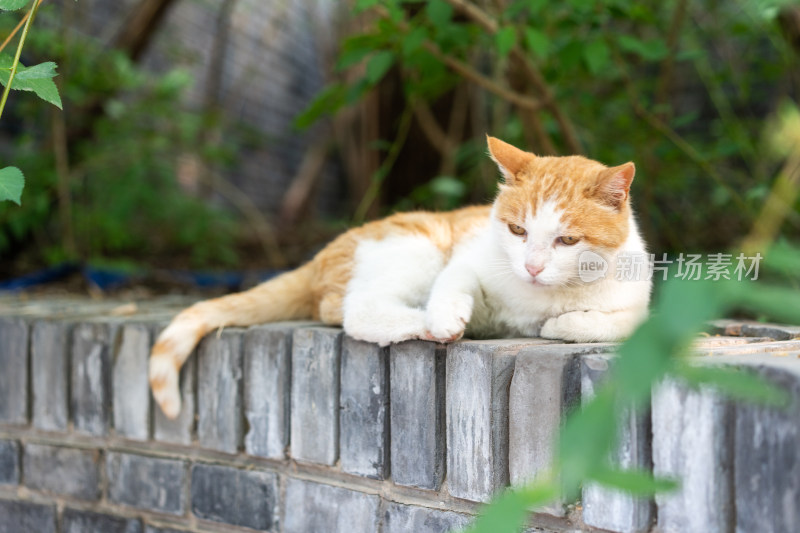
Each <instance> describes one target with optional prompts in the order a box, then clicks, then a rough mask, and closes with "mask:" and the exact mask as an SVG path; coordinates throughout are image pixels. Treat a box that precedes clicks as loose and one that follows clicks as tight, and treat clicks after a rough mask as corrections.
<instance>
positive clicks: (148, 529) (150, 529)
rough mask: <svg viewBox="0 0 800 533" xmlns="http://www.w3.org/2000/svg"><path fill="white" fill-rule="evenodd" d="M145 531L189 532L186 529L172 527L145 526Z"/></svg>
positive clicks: (145, 532) (162, 532)
mask: <svg viewBox="0 0 800 533" xmlns="http://www.w3.org/2000/svg"><path fill="white" fill-rule="evenodd" d="M144 533H188V532H187V530H185V529H170V528H163V527H153V526H145V528H144Z"/></svg>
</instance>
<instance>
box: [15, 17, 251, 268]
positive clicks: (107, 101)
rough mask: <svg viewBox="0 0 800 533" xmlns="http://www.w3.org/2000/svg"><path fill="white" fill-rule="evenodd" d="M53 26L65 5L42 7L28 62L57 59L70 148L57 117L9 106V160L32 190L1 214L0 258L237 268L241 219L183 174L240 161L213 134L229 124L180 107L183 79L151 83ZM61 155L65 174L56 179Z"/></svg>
mask: <svg viewBox="0 0 800 533" xmlns="http://www.w3.org/2000/svg"><path fill="white" fill-rule="evenodd" d="M57 16H58V13H57V6H53V7H49V6H47V5H46V4H45V6H43V8H42V12H41V13H40V19H44V20H43V21H42V22H44V24H42V26H41V27H40V28H39V29H38V31H37V32H35V33H33V34H32V35H31V36H30V37H29V39H28V46H26V53H25V56H26V57H33V58H38V57H39V56H40V55H45V54H46V55H47V56H48V57H51V58H53V57H54V58H56V59H57V60H58V62H59V65H60V66H61V74H62V75H61V76H60V77H59V78H58V80H59V82H60V83H61V87H60V88H61V91H62V95H63V99H64V113H65V115H66V120H65V121H63V122H62V123H61V124H60V126H61V127H62V128H64V129H66V132H65V133H66V135H67V138H66V139H60V138H59V136H58V129H57V128H58V127H59V123H58V119H57V117H54V116H53V113H52V112H51V110H50V109H46V108H43V107H42V106H40V105H35V104H34V103H30V102H26V101H22V100H20V101H18V102H13V106H10V107H11V109H9V111H10V116H9V121H8V122H9V123H10V125H7V126H6V128H5V130H4V132H3V133H2V135H3V136H5V137H6V139H5V142H4V145H5V146H6V147H7V148H6V153H5V154H3V155H4V157H5V158H13V160H14V162H15V164H17V165H18V166H20V167H22V168H25V171H26V174H27V176H28V180H27V187H26V189H25V192H24V195H23V203H22V207H19V208H18V207H14V208H9V207H5V206H0V254H2V255H4V256H6V257H9V256H10V255H12V254H14V253H15V252H17V251H20V250H23V249H24V250H25V252H26V253H28V254H30V253H31V251H32V250H34V251H35V254H36V255H37V257H36V258H33V259H31V262H34V263H39V264H41V263H55V262H59V261H62V260H67V259H80V260H88V261H104V260H118V261H123V262H124V261H127V262H131V261H134V262H142V261H147V260H153V258H160V259H161V260H162V262H167V264H169V261H170V258H178V257H179V258H181V259H182V260H183V261H184V262H186V261H188V262H190V263H191V264H193V265H195V266H198V265H203V266H214V265H217V266H220V265H230V264H232V263H234V262H235V261H236V259H237V256H236V252H235V244H236V236H237V230H238V226H237V224H236V223H235V220H234V218H233V216H232V215H231V214H230V212H229V210H225V209H221V208H217V207H213V206H211V205H210V203H209V202H207V201H205V200H203V199H201V198H199V197H198V195H197V194H190V193H189V192H188V191H187V190H185V189H184V188H182V187H181V185H180V184H179V179H178V176H177V173H178V167H179V161H180V160H182V159H187V158H188V159H190V160H192V161H195V162H197V163H199V165H200V166H206V167H217V168H218V167H220V166H224V165H226V164H228V163H229V162H230V161H232V159H233V154H234V146H235V144H236V142H237V139H236V138H223V139H221V140H218V139H214V140H213V141H212V140H211V139H210V138H209V136H207V135H206V132H207V131H209V130H212V129H213V128H214V127H215V126H216V125H217V124H218V123H219V121H220V120H222V117H221V116H219V115H215V114H212V113H209V112H198V111H196V110H190V109H186V108H185V107H184V105H183V104H182V94H183V92H184V91H185V89H186V88H187V87H188V86H189V85H190V84H191V83H192V81H193V80H192V79H191V78H190V77H189V76H188V74H187V73H186V72H185V71H182V70H179V69H173V70H169V71H167V72H165V73H162V74H155V73H153V72H151V71H148V70H146V69H144V68H142V67H140V66H138V65H137V64H134V63H133V62H132V61H131V60H130V59H129V58H128V57H127V56H126V55H125V54H123V53H121V52H118V51H115V50H108V49H106V48H104V47H103V46H102V43H100V42H98V41H95V40H93V39H91V38H88V37H84V36H80V35H76V34H73V33H70V34H69V38H66V37H65V35H66V33H65V31H64V30H63V29H62V28H59V24H58V22H57V20H58V19H57ZM4 22H6V23H9V22H8V21H4ZM8 29H9V28H5V27H3V28H0V33H4V31H2V30H8ZM29 61H30V60H29ZM98 105H99V106H102V107H101V109H99V112H97V113H94V116H92V106H98ZM4 122H5V121H4ZM59 149H62V150H64V151H65V152H66V153H65V156H66V157H68V166H67V167H66V168H62V169H59V165H58V160H57V154H58V150H59ZM59 172H62V173H66V175H61V176H60V175H59ZM60 180H62V181H63V182H66V183H68V185H67V193H68V196H67V198H66V202H69V203H70V204H71V205H70V209H69V219H68V223H69V225H71V228H70V229H71V235H70V236H68V235H66V234H65V232H66V228H65V225H67V224H65V221H64V218H63V216H59V210H62V209H64V208H65V205H64V204H65V199H64V197H63V195H61V196H60V195H59V181H60ZM204 185H207V184H200V185H199V186H198V185H197V184H192V186H193V187H194V188H195V189H197V188H199V187H202V186H204ZM62 215H63V213H62ZM70 238H71V239H73V240H74V243H73V244H72V246H70V243H69V242H68V241H69V239H70ZM71 248H72V249H71Z"/></svg>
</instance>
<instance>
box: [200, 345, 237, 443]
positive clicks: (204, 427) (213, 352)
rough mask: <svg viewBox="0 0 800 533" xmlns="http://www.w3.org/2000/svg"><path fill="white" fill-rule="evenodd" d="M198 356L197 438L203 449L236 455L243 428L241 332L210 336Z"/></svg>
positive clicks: (201, 346)
mask: <svg viewBox="0 0 800 533" xmlns="http://www.w3.org/2000/svg"><path fill="white" fill-rule="evenodd" d="M197 355H198V357H197V364H198V370H197V383H198V388H197V413H198V421H197V438H198V440H199V441H200V445H201V446H203V447H204V448H210V449H213V450H218V451H221V452H227V453H236V452H237V451H238V450H239V445H240V444H241V442H242V426H243V424H242V330H236V329H226V330H224V331H223V332H222V334H221V335H218V334H217V333H211V334H210V335H208V336H206V338H204V339H203V340H202V341H201V342H200V346H199V348H198V353H197Z"/></svg>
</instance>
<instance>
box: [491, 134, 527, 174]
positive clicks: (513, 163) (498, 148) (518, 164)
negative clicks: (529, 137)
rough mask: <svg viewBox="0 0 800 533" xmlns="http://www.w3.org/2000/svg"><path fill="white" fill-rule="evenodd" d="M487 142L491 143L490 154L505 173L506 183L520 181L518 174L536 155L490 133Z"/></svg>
mask: <svg viewBox="0 0 800 533" xmlns="http://www.w3.org/2000/svg"><path fill="white" fill-rule="evenodd" d="M486 142H487V144H488V145H489V155H491V156H492V160H494V162H495V163H497V167H498V168H499V169H500V172H501V173H502V174H503V177H504V178H505V180H506V183H507V184H509V185H516V184H517V183H519V179H518V178H517V174H518V173H519V172H520V171H521V170H522V169H523V168H525V166H526V165H527V164H528V163H529V162H530V161H532V160H533V159H535V158H536V156H535V155H533V154H532V153H530V152H525V151H523V150H520V149H519V148H517V147H516V146H511V145H510V144H508V143H506V142H503V141H501V140H500V139H497V138H495V137H489V136H488V135H487V136H486Z"/></svg>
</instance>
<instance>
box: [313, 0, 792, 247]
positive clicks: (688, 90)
mask: <svg viewBox="0 0 800 533" xmlns="http://www.w3.org/2000/svg"><path fill="white" fill-rule="evenodd" d="M354 4H355V11H357V12H362V13H364V15H363V17H364V22H363V23H362V24H361V25H360V26H359V30H358V31H356V32H355V33H353V34H352V35H351V36H350V37H349V38H347V39H346V40H345V41H344V42H343V44H342V46H341V51H340V54H339V59H338V63H337V72H338V76H337V78H336V80H335V81H333V82H332V83H331V84H330V85H329V86H328V87H327V88H326V89H325V90H324V91H322V92H321V93H320V94H319V95H318V97H317V99H316V100H315V101H314V102H313V103H312V104H311V105H310V106H309V108H308V109H307V110H306V112H305V113H303V114H302V115H301V116H300V117H298V124H299V125H301V126H303V125H307V124H309V123H311V122H313V121H314V120H317V119H319V118H320V117H322V116H325V115H329V114H335V113H337V112H338V110H340V109H342V108H343V107H345V106H350V105H355V104H357V103H358V102H359V101H360V100H361V99H362V98H363V97H364V96H365V95H367V94H370V93H371V92H372V91H373V89H374V88H375V87H376V86H377V85H378V84H380V83H388V84H399V85H400V88H401V90H402V93H403V95H404V105H405V106H406V108H407V110H408V111H409V112H410V113H412V114H413V115H414V117H415V119H416V118H419V117H420V116H421V115H426V114H427V115H430V109H431V108H432V107H434V105H437V106H439V107H441V106H447V105H448V103H449V102H450V101H452V102H453V103H452V107H453V108H455V105H456V104H455V100H456V99H455V98H453V97H452V95H451V92H452V91H454V90H455V89H456V88H459V87H465V86H467V87H468V88H469V91H470V94H472V95H473V97H471V98H470V99H469V102H471V103H469V104H468V107H469V114H470V115H471V116H472V117H473V119H474V120H472V121H471V126H470V128H471V130H472V131H471V135H472V138H468V139H466V140H464V141H463V142H462V141H460V140H459V139H460V138H450V139H449V140H450V141H451V142H452V143H454V144H455V145H456V146H459V145H460V149H459V148H456V149H453V148H452V147H451V146H448V145H446V144H443V143H441V142H438V141H437V140H436V137H437V133H436V131H433V132H428V133H426V135H428V136H430V137H431V144H432V145H434V146H437V147H439V148H441V154H442V158H443V159H445V160H450V161H451V162H453V163H452V164H451V165H450V166H451V167H453V168H454V171H452V172H447V173H444V174H443V175H444V176H450V177H455V179H458V180H459V181H461V182H462V183H463V184H464V188H465V189H466V191H468V195H467V197H466V199H468V200H471V201H483V200H485V199H486V198H487V197H490V196H491V194H492V192H493V183H492V181H491V180H487V179H486V178H485V176H486V175H487V174H489V173H490V172H491V171H489V170H486V169H487V168H488V167H489V165H490V163H488V161H485V157H484V162H480V163H476V162H475V158H472V157H468V158H465V157H463V156H464V154H466V153H467V152H470V153H473V154H477V155H481V154H482V153H485V144H484V143H482V138H483V135H484V134H485V133H487V132H488V133H491V134H492V135H495V136H498V137H501V138H503V139H505V140H507V141H508V142H512V143H515V144H517V145H519V146H527V147H529V148H530V149H531V150H533V151H534V152H536V153H539V154H543V155H547V154H564V155H566V154H572V153H584V154H587V155H589V156H590V157H592V158H593V159H597V160H600V161H603V162H605V163H607V164H619V163H622V162H624V161H628V160H632V161H634V162H635V163H636V165H637V177H636V180H634V185H633V187H634V192H633V198H634V200H635V207H636V208H637V211H638V212H639V217H640V219H641V220H642V225H643V227H644V230H645V233H646V236H647V240H648V241H649V242H650V243H651V246H652V247H653V249H655V250H658V251H663V252H668V251H677V250H686V249H720V248H722V247H726V246H729V245H730V243H731V242H732V241H734V240H736V239H737V238H738V237H739V236H740V235H741V234H742V233H744V232H745V231H747V228H748V227H749V226H750V225H751V224H752V222H753V220H754V218H755V214H756V212H757V211H758V206H759V205H760V203H761V202H762V201H763V200H764V197H765V195H766V194H767V193H768V191H769V190H770V186H771V182H772V180H773V179H774V176H775V170H776V162H775V160H774V159H773V158H770V157H765V156H764V151H763V149H762V148H763V143H762V141H761V138H762V132H763V130H764V129H765V128H766V127H768V124H767V123H766V122H765V118H766V117H767V116H769V114H770V113H771V112H773V111H775V104H776V103H777V102H779V101H781V100H782V99H784V98H787V97H788V98H792V97H796V90H794V89H793V88H792V87H793V82H792V81H791V80H792V79H793V77H794V74H793V72H794V70H795V69H794V66H795V64H796V57H797V52H796V51H795V50H793V49H792V46H791V44H790V42H789V41H788V40H787V39H785V38H784V37H782V35H781V33H780V30H779V27H778V24H777V23H776V13H777V12H778V7H780V3H779V2H766V1H765V2H756V3H753V2H744V1H742V2H733V3H719V2H688V1H686V0H673V1H670V2H634V1H632V0H607V1H604V2H585V1H582V0H570V1H567V2H562V3H559V4H557V5H556V4H552V3H547V2H544V1H540V0H534V1H531V0H511V1H508V2H494V3H492V2H488V3H487V2H474V1H470V0H429V1H426V2H407V1H404V0H380V1H379V0H357V1H355V2H354ZM665 21H667V23H665ZM733 58H735V61H734V60H733ZM398 80H399V81H398ZM424 122H429V121H423V120H419V124H420V126H422V124H423V123H424ZM421 129H422V130H423V131H424V132H425V131H426V129H430V128H424V127H421ZM396 131H397V135H396V137H395V138H394V139H384V140H383V142H382V143H381V145H382V146H394V145H395V144H396V143H399V144H400V146H401V147H402V145H403V143H404V142H405V139H404V138H403V136H402V135H401V134H402V133H403V131H404V130H403V129H402V128H400V127H398V128H396ZM395 151H396V150H395ZM383 157H384V162H388V163H391V159H392V158H391V153H390V152H385V153H384V154H383ZM388 163H387V164H388ZM388 170H389V169H387V168H386V166H382V167H381V168H380V170H379V171H378V172H377V173H376V174H375V175H374V176H373V178H372V179H373V188H372V189H371V190H370V191H368V195H367V196H366V197H365V198H364V199H363V200H362V201H363V202H365V203H367V204H371V203H373V202H375V201H378V200H377V199H378V198H380V195H378V194H377V193H376V192H375V190H374V189H378V190H379V189H380V188H381V187H382V186H383V183H384V181H385V177H386V175H387V173H388ZM435 178H437V175H435V174H432V175H430V176H429V179H431V180H433V179H435ZM449 190H455V189H454V188H453V187H450V188H449ZM436 191H437V187H436V186H434V185H431V186H430V187H427V188H425V187H423V188H421V189H420V190H418V191H417V193H416V194H415V196H414V197H413V198H411V199H407V200H406V201H404V202H403V203H402V205H401V206H400V207H407V206H408V205H409V204H414V205H423V206H425V207H440V206H442V205H443V202H442V196H441V195H440V194H438V193H437V192H436ZM696 198H703V199H704V201H703V205H702V206H698V205H697V204H692V203H689V202H688V201H687V199H696ZM797 206H798V203H797V201H796V202H795V203H794V204H793V206H792V207H793V209H796V208H797ZM386 207H390V208H391V207H395V206H386ZM365 211H366V209H364V208H362V209H360V210H359V213H362V212H365ZM356 218H358V217H356ZM799 227H800V216H798V214H797V213H792V214H790V215H789V217H788V224H787V230H788V229H794V230H795V231H796V230H797V228H799ZM787 234H788V233H787Z"/></svg>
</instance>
